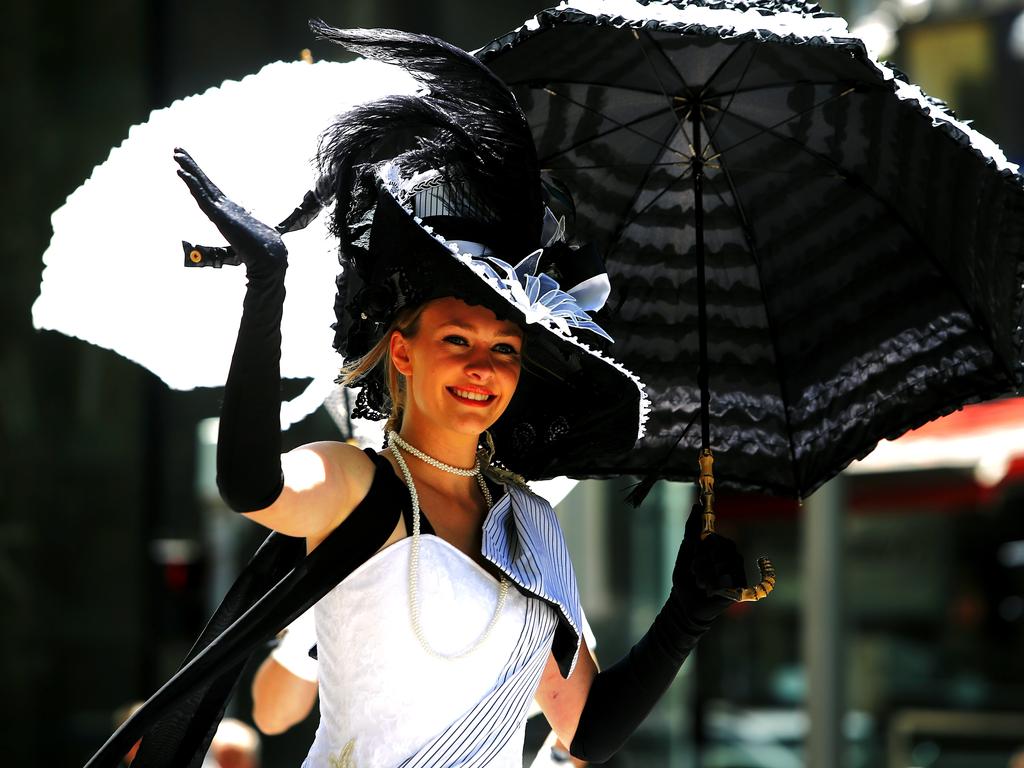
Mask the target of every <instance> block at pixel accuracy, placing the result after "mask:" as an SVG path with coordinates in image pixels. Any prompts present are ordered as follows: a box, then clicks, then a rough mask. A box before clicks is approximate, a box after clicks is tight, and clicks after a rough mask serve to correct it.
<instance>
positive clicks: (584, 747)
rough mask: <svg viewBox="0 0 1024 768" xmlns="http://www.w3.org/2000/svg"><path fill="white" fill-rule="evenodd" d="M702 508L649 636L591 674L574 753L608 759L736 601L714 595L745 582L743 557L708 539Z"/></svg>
mask: <svg viewBox="0 0 1024 768" xmlns="http://www.w3.org/2000/svg"><path fill="white" fill-rule="evenodd" d="M702 511H703V510H702V509H701V506H700V505H699V504H694V505H693V508H692V509H691V511H690V516H689V518H688V519H687V521H686V531H685V534H684V536H683V542H682V544H681V545H680V547H679V554H678V555H677V556H676V564H675V568H674V569H673V571H672V589H671V591H670V593H669V596H668V600H667V601H665V605H664V606H663V607H662V609H661V612H660V613H658V615H657V617H656V618H655V619H654V623H653V624H652V625H651V628H650V629H649V630H647V634H645V635H644V636H643V638H641V639H640V641H639V642H638V643H637V644H636V645H634V646H633V647H632V648H631V649H630V651H629V653H628V654H626V656H625V657H624V658H623V659H622V660H621V661H619V662H618V663H616V664H615V665H614V666H612V667H609V668H608V669H605V670H603V671H602V672H600V673H599V674H598V675H597V677H596V678H595V679H594V682H593V685H592V686H591V688H590V693H589V695H588V696H587V701H586V704H585V705H584V707H583V712H582V714H581V715H580V722H579V725H578V726H577V727H576V734H575V736H574V737H573V740H572V744H571V745H570V747H569V751H570V752H571V753H572V755H573V756H574V757H577V758H579V759H581V760H586V761H589V762H593V763H601V762H604V761H605V760H608V759H609V758H610V757H611V756H612V755H613V754H615V752H616V751H618V749H619V748H620V747H621V746H622V744H623V743H624V742H625V741H626V739H627V738H629V736H630V735H632V733H633V732H634V731H635V730H636V728H637V727H638V726H639V725H640V723H641V722H643V720H644V718H645V717H647V715H648V713H650V711H651V709H653V708H654V705H655V704H656V703H657V702H658V699H660V698H661V696H662V695H663V694H664V693H665V691H666V690H667V689H668V687H669V685H671V683H672V681H673V680H674V679H675V676H676V672H678V671H679V667H680V666H682V664H683V661H684V660H685V659H686V657H687V656H688V655H689V654H690V651H691V650H693V648H694V646H695V645H697V641H698V640H699V639H700V637H701V635H703V634H704V633H705V632H706V631H707V630H708V628H709V627H710V626H711V623H712V622H713V621H714V620H715V618H716V617H717V616H718V615H719V614H720V613H722V611H724V610H725V609H726V608H728V607H729V605H731V603H732V601H731V600H729V599H728V598H726V597H721V596H719V595H716V594H714V592H715V590H718V589H722V588H725V587H743V586H746V576H745V574H744V570H743V559H742V558H741V557H740V555H739V553H738V552H737V550H736V545H735V544H734V543H733V542H732V541H731V540H729V539H726V538H724V537H722V536H719V535H717V534H712V535H710V536H708V538H706V539H704V540H703V541H702V540H701V538H700V533H701V528H702V522H703V517H702Z"/></svg>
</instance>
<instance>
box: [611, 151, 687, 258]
mask: <svg viewBox="0 0 1024 768" xmlns="http://www.w3.org/2000/svg"><path fill="white" fill-rule="evenodd" d="M652 167H653V166H652ZM692 171H693V169H692V168H684V169H683V172H682V173H681V174H679V175H678V176H676V177H675V178H674V179H672V180H671V181H670V182H669V183H668V184H667V185H665V188H664V189H662V190H661V192H659V193H658V194H656V195H655V196H654V197H653V198H651V199H650V200H649V201H648V202H647V204H646V205H644V207H643V208H641V209H640V210H638V211H636V212H635V213H634V214H633V215H632V216H629V217H628V218H626V219H625V220H624V221H623V222H622V226H621V227H620V228H619V231H618V232H617V233H616V235H615V239H614V240H612V245H618V239H619V238H620V237H621V236H622V233H623V232H625V231H626V228H627V227H628V226H630V225H631V224H632V223H633V222H634V221H636V220H637V219H639V218H640V217H641V216H643V215H644V214H645V213H647V212H648V211H649V210H651V206H653V205H654V204H655V203H656V202H658V201H659V200H661V198H662V197H664V196H665V194H666V193H667V192H669V191H670V190H671V189H672V187H674V186H675V185H676V184H678V183H679V182H680V181H685V180H686V179H687V178H689V176H690V174H691V173H692ZM648 176H649V174H648ZM647 178H648V177H647V176H645V177H644V181H645V182H646V181H647ZM642 188H643V186H642V185H641V186H640V187H637V194H636V195H634V197H633V203H635V202H636V198H637V197H639V193H640V190H641V189H642ZM630 207H631V208H632V207H633V206H632V203H631V204H630Z"/></svg>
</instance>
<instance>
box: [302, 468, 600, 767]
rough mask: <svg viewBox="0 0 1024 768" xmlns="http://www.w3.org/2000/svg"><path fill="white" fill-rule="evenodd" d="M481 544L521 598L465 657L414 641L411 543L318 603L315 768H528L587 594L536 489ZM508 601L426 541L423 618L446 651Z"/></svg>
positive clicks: (515, 501)
mask: <svg viewBox="0 0 1024 768" xmlns="http://www.w3.org/2000/svg"><path fill="white" fill-rule="evenodd" d="M381 469H382V468H381V466H380V465H378V471H381ZM388 471H390V470H388ZM394 480H395V482H396V483H399V484H400V481H399V480H398V478H397V477H395V478H394ZM403 488H404V486H403ZM483 534H484V535H483V556H484V557H485V558H486V559H487V560H489V561H490V562H491V563H493V564H494V565H495V567H496V568H498V569H499V570H501V571H503V572H504V573H505V574H506V576H507V577H508V578H509V579H510V580H511V581H512V587H511V588H510V589H509V592H508V597H507V599H506V601H505V606H504V608H503V610H502V612H501V614H500V616H499V618H498V620H497V623H496V624H495V627H494V629H493V631H492V632H491V634H490V635H489V636H488V638H487V640H486V641H485V642H484V643H483V644H482V645H481V646H479V647H478V648H476V649H475V650H474V651H473V652H472V653H470V654H468V655H467V656H464V657H462V658H459V659H442V658H437V657H436V656H433V655H431V654H429V653H428V652H427V651H426V650H425V649H424V648H423V647H422V646H421V645H420V643H419V641H418V640H417V639H416V636H415V635H414V633H413V629H412V624H411V620H410V618H409V551H410V545H411V539H409V538H406V539H403V540H402V541H400V542H397V543H396V544H393V545H391V546H390V547H387V548H386V549H384V550H382V551H380V552H378V553H377V554H376V555H374V556H373V557H371V558H370V559H369V560H368V561H367V562H366V563H364V564H363V565H362V566H360V567H359V568H357V569H356V570H355V571H353V572H352V573H351V574H350V575H349V576H348V577H347V578H346V579H345V580H344V581H342V582H341V583H340V584H338V585H337V586H336V587H335V588H334V589H333V590H332V591H331V592H329V593H328V594H327V595H326V596H325V597H324V598H323V599H321V600H320V602H319V603H317V605H316V607H315V609H314V611H315V617H316V637H317V652H318V658H319V685H320V725H319V727H318V728H317V733H316V738H315V740H314V742H313V745H312V747H311V748H310V751H309V754H308V756H307V757H306V760H305V762H304V763H303V768H399V767H401V768H415V767H417V766H423V767H424V768H426V767H427V766H429V767H430V768H455V767H456V766H460V767H464V768H470V767H471V766H489V767H490V768H521V767H522V764H523V763H522V751H523V733H524V730H525V723H526V715H527V711H528V709H529V705H530V702H531V700H532V699H533V696H534V693H535V691H536V688H537V684H538V682H539V680H540V675H541V673H542V671H543V670H544V666H545V663H546V662H547V659H548V656H549V654H550V653H551V652H552V651H554V652H555V657H556V660H557V661H558V663H559V666H560V668H561V669H562V672H563V674H567V673H571V670H572V669H573V668H574V666H575V662H576V658H577V654H578V651H579V627H580V626H581V612H580V606H579V595H578V592H577V589H576V581H575V576H574V574H573V570H572V564H571V562H570V561H569V557H568V552H567V550H566V548H565V544H564V542H563V540H562V536H561V530H560V529H559V528H558V522H557V519H556V518H555V516H554V512H553V511H552V509H551V507H550V505H549V504H548V503H547V502H546V501H544V500H543V499H541V498H540V497H538V496H535V495H533V494H532V493H531V492H530V491H529V490H528V489H526V488H522V487H520V486H517V485H508V486H507V487H506V493H505V494H504V495H502V496H501V498H500V499H499V500H498V501H497V502H496V503H495V505H494V507H493V508H492V509H491V510H490V511H489V512H488V514H487V516H486V518H485V520H484V528H483ZM497 596H498V581H497V580H496V579H495V578H494V576H492V575H491V574H490V573H489V572H488V571H486V570H485V569H484V568H482V567H481V566H480V565H479V564H478V563H476V562H475V561H474V560H472V559H471V558H469V557H467V556H466V555H465V554H464V553H463V552H461V551H459V550H458V549H456V548H455V547H453V546H452V545H451V544H448V543H447V542H446V541H444V540H443V539H440V538H438V537H437V536H433V535H429V534H424V535H422V536H421V537H420V565H419V602H420V617H421V619H420V620H421V625H422V628H423V632H424V635H425V636H426V638H427V639H428V641H429V643H430V645H431V646H432V647H433V648H434V649H436V650H437V651H439V652H441V653H448V654H451V653H456V652H458V651H461V650H462V649H464V648H466V647H467V646H469V645H472V644H473V643H474V642H475V641H476V639H477V638H479V637H480V636H481V635H482V634H483V633H484V631H485V630H486V627H487V625H488V623H489V622H490V620H491V617H492V615H493V613H494V607H495V605H496V603H497Z"/></svg>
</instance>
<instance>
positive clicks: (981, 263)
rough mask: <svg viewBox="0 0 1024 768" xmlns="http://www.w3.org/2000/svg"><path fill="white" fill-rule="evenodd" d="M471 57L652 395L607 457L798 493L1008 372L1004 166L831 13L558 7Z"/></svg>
mask: <svg viewBox="0 0 1024 768" xmlns="http://www.w3.org/2000/svg"><path fill="white" fill-rule="evenodd" d="M478 55H479V56H480V57H481V58H482V59H483V60H484V61H485V62H486V63H487V64H488V66H490V67H491V68H492V69H493V70H494V71H495V72H497V73H498V74H499V76H501V77H502V78H503V79H504V80H505V81H506V82H507V83H508V84H509V85H510V86H511V87H512V88H513V90H514V91H515V92H516V94H517V97H518V98H519V101H520V103H521V105H522V106H523V108H524V110H525V111H526V113H527V116H528V118H529V120H530V123H531V125H532V127H533V130H534V136H535V139H536V142H537V145H538V153H539V156H540V158H541V162H542V166H543V167H544V168H545V169H546V170H547V171H548V172H549V173H551V174H552V175H554V176H556V177H558V178H559V179H561V180H563V181H564V182H565V183H566V184H567V185H568V186H569V187H571V188H572V190H573V193H574V195H575V198H576V203H577V208H576V222H575V232H576V235H577V237H579V238H580V239H583V240H589V241H593V242H594V243H597V244H598V245H599V246H601V247H603V248H604V249H605V251H604V254H605V257H606V260H607V265H608V272H609V275H610V277H611V283H612V286H613V292H612V296H611V298H610V299H609V302H608V305H607V307H608V309H607V310H606V314H605V316H599V318H598V320H599V322H600V323H601V324H602V326H603V327H604V328H606V329H607V330H608V331H609V333H610V334H611V335H612V336H613V337H614V338H615V344H614V347H613V348H612V354H614V355H615V356H616V358H618V359H620V360H622V361H623V362H624V364H625V365H626V366H628V367H629V368H630V369H632V370H634V371H636V372H637V374H638V375H639V376H640V378H641V379H642V380H643V381H644V382H645V383H646V384H647V386H648V389H649V395H650V397H651V401H652V407H653V408H652V413H651V417H650V420H649V422H648V430H647V435H646V436H645V437H644V438H643V439H642V440H641V442H640V443H638V445H637V447H636V449H635V450H634V451H632V452H631V453H629V454H628V455H625V456H622V457H619V458H618V459H617V460H616V461H615V464H614V466H608V467H606V468H600V469H601V470H602V471H604V473H605V474H609V475H612V474H629V473H634V474H638V475H647V476H652V474H653V475H654V476H658V477H664V478H669V479H675V480H691V479H694V478H695V477H696V476H697V462H696V461H695V460H694V459H695V456H696V454H697V451H698V449H700V448H711V449H713V451H714V453H715V455H716V458H718V459H719V461H717V462H716V466H715V470H716V472H715V475H716V477H717V479H718V482H719V484H720V485H726V486H729V487H732V488H737V489H744V490H757V491H765V492H769V493H775V494H782V495H789V496H796V497H803V496H806V495H807V494H809V493H810V492H812V491H813V490H815V489H816V488H817V487H818V486H820V485H821V484H822V483H824V482H825V481H826V480H828V479H829V478H831V477H832V476H834V475H835V474H837V473H838V472H839V471H841V470H842V469H843V467H845V466H846V465H847V464H848V463H849V462H850V461H852V460H854V459H856V458H859V457H862V456H864V455H865V454H866V453H868V452H869V451H870V450H871V449H872V448H873V447H874V446H875V444H876V443H877V442H878V441H879V440H880V439H883V438H893V437H896V436H898V435H900V434H901V433H903V432H904V431H906V430H908V429H911V428H913V427H916V426H919V425H921V424H922V423H924V422H926V421H928V420H930V419H933V418H936V417H938V416H941V415H943V414H946V413H949V412H950V411H953V410H955V409H957V408H959V407H960V406H962V405H964V404H965V403H969V402H974V401H979V400H984V399H989V398H993V397H996V396H999V395H1002V394H1004V393H1007V392H1010V391H1013V390H1014V389H1020V388H1021V387H1022V386H1024V363H1022V346H1024V332H1022V329H1021V326H1022V323H1024V179H1022V177H1021V176H1020V175H1019V173H1018V171H1017V168H1016V166H1014V165H1012V164H1010V163H1008V162H1007V161H1006V160H1005V158H1004V157H1003V155H1002V153H1001V152H1000V151H999V149H998V147H996V146H995V145H994V144H993V143H992V142H991V141H989V140H987V139H985V137H983V136H981V135H980V134H978V133H977V132H976V131H974V130H973V129H971V128H970V127H969V126H968V125H966V124H965V123H962V122H959V121H958V120H956V119H955V117H954V116H953V115H952V114H951V113H950V112H949V111H948V110H947V109H945V107H944V106H943V105H942V104H941V103H939V102H937V101H935V100H933V99H930V98H928V97H926V96H925V95H924V94H923V93H922V92H921V91H920V90H919V89H918V88H917V87H915V86H912V85H910V84H909V83H907V82H906V81H905V79H904V78H903V77H902V76H901V75H900V74H899V73H897V72H896V71H895V70H893V69H891V68H889V67H888V66H886V65H884V64H879V63H877V62H876V61H874V60H873V59H872V58H871V56H870V55H869V54H868V53H867V51H866V50H865V47H864V44H863V42H862V41H861V40H860V39H857V38H854V37H852V36H851V35H850V34H849V33H848V32H847V31H846V27H845V22H843V21H842V19H840V18H838V17H836V16H833V15H831V14H827V13H824V12H822V11H821V10H820V8H818V7H817V6H816V5H812V4H804V3H800V2H778V1H777V0H749V1H746V2H743V1H739V2H727V1H725V0H713V1H710V2H694V3H690V4H686V3H681V2H674V3H668V2H663V3H656V2H648V3H640V2H633V1H632V0H610V1H608V2H591V1H589V0H579V1H578V2H574V3H572V4H569V5H566V4H563V5H561V6H559V7H558V8H554V9H551V10H547V11H544V12H542V13H540V14H539V15H538V16H537V17H536V19H535V20H533V21H531V22H530V23H528V24H527V25H525V26H524V27H522V28H521V29H519V30H516V31H514V32H512V33H510V34H508V35H506V36H504V37H502V38H499V39H497V40H495V41H494V42H492V43H491V44H489V45H488V46H485V47H484V48H483V49H481V50H480V51H478ZM702 304H703V305H704V307H706V312H702V309H701V305H702ZM702 359H703V361H704V365H701V361H702ZM702 385H703V386H702ZM702 390H703V393H704V400H705V403H706V407H705V408H704V409H701V399H702V397H701V392H702ZM701 410H703V411H704V414H705V418H704V419H703V420H702V421H703V424H702V427H703V428H702V429H701V430H698V429H689V426H688V425H691V424H693V423H694V421H695V418H696V416H697V414H698V413H700V412H701ZM702 432H703V435H702V434H701V433H702Z"/></svg>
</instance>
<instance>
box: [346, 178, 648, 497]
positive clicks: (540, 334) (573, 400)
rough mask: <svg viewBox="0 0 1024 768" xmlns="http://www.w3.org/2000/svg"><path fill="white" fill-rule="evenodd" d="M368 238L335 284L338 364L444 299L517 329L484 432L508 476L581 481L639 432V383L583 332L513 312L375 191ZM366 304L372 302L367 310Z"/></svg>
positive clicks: (449, 246)
mask: <svg viewBox="0 0 1024 768" xmlns="http://www.w3.org/2000/svg"><path fill="white" fill-rule="evenodd" d="M368 242H369V254H368V256H369V258H367V259H365V260H360V262H361V263H359V264H358V266H357V271H358V272H359V274H358V275H355V276H349V277H348V279H346V280H345V281H343V282H344V284H345V286H346V288H347V293H348V294H349V295H348V296H347V297H341V296H339V302H338V304H339V309H341V308H342V307H344V311H345V313H346V315H347V317H345V318H344V320H345V322H343V323H341V321H342V320H343V318H342V317H341V316H339V322H340V323H341V325H342V326H347V327H348V333H347V334H346V336H347V342H348V343H347V344H346V348H345V349H344V350H342V352H343V354H345V356H346V357H347V358H348V359H354V358H356V357H358V356H360V355H361V354H364V353H365V352H366V351H368V350H369V348H370V347H371V346H372V344H373V343H375V342H376V340H377V339H379V338H380V336H381V335H382V334H383V333H384V332H385V331H386V330H387V328H388V326H389V325H390V321H391V318H393V317H394V314H395V313H396V312H397V311H399V310H400V309H402V308H404V307H414V306H419V305H420V304H423V303H425V302H427V301H431V300H433V299H437V298H442V297H446V296H453V297H455V298H458V299H461V300H462V301H465V302H466V303H467V304H471V305H478V306H483V307H486V308H488V309H490V310H491V311H492V312H494V314H495V315H496V316H497V317H498V318H500V319H503V320H509V321H511V322H514V323H516V324H517V325H519V326H520V327H521V328H522V329H523V332H524V343H523V351H524V363H523V369H522V372H521V374H520V379H519V384H518V386H517V388H516V393H515V395H514V396H513V398H512V400H511V402H510V403H509V406H508V408H507V409H506V411H505V413H503V414H502V416H501V418H500V419H498V421H497V422H496V423H495V424H494V425H493V426H492V427H491V430H490V431H491V436H492V438H493V439H494V443H495V447H496V449H497V450H496V458H497V459H498V460H499V461H500V462H501V463H502V464H504V465H505V466H506V467H508V468H509V469H510V470H512V471H513V472H515V473H517V474H520V475H522V476H523V477H525V478H527V479H544V478H549V477H557V476H559V475H568V476H571V477H586V476H589V475H591V474H595V473H594V472H592V471H591V470H590V469H589V467H591V466H600V467H607V466H608V465H609V464H614V463H615V459H616V457H619V456H623V455H625V454H626V453H628V452H629V451H630V450H631V449H632V448H633V446H634V444H635V443H636V441H637V439H638V438H639V437H640V436H642V434H643V424H644V421H645V420H646V412H647V408H648V406H647V398H646V396H645V394H644V391H643V385H642V384H641V383H640V381H639V379H638V378H637V377H636V376H634V375H633V374H632V373H630V372H629V371H627V370H626V369H625V368H623V367H622V366H621V365H619V364H618V363H617V362H615V361H614V360H612V359H611V358H609V357H606V356H605V355H603V354H602V353H601V352H600V351H599V350H597V349H596V348H593V347H591V346H589V345H588V343H587V340H586V337H587V336H588V335H590V334H591V332H590V331H588V330H576V331H575V332H566V331H565V330H564V329H562V328H559V327H558V324H557V323H554V322H551V321H550V319H545V318H544V317H541V318H539V319H538V318H537V317H536V312H528V311H526V310H528V309H529V308H524V307H520V306H519V304H518V303H517V301H516V296H515V295H514V292H513V291H511V290H509V288H508V287H507V285H506V284H504V283H503V281H501V280H500V279H495V278H494V276H493V272H491V273H490V274H488V272H489V270H487V269H486V267H485V265H484V264H483V263H481V262H480V261H479V260H477V259H474V258H473V257H472V256H471V255H469V254H466V253H461V252H460V251H459V250H458V246H457V245H455V244H453V243H451V242H449V241H448V240H446V239H445V237H444V236H442V235H441V234H440V233H438V232H437V231H435V230H433V229H432V228H431V227H429V226H426V225H424V224H423V223H422V222H421V221H419V220H418V219H416V218H415V217H414V216H413V215H412V214H411V213H410V212H409V211H407V210H406V209H405V208H404V207H403V206H402V205H401V203H399V201H398V200H397V199H396V197H395V196H394V195H393V194H392V193H391V191H390V190H388V189H387V188H386V187H385V186H382V187H381V188H380V191H379V195H378V200H377V206H376V210H375V212H374V215H373V225H372V227H371V230H370V233H369V241H368ZM370 294H373V299H374V300H373V301H372V302H368V301H367V296H368V295H370ZM367 304H372V305H373V306H372V307H370V312H369V313H368V312H367V311H366V310H367V306H366V305H367ZM597 338H598V337H596V336H594V340H595V341H596V340H597ZM364 347H365V348H364ZM381 410H383V408H381Z"/></svg>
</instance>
